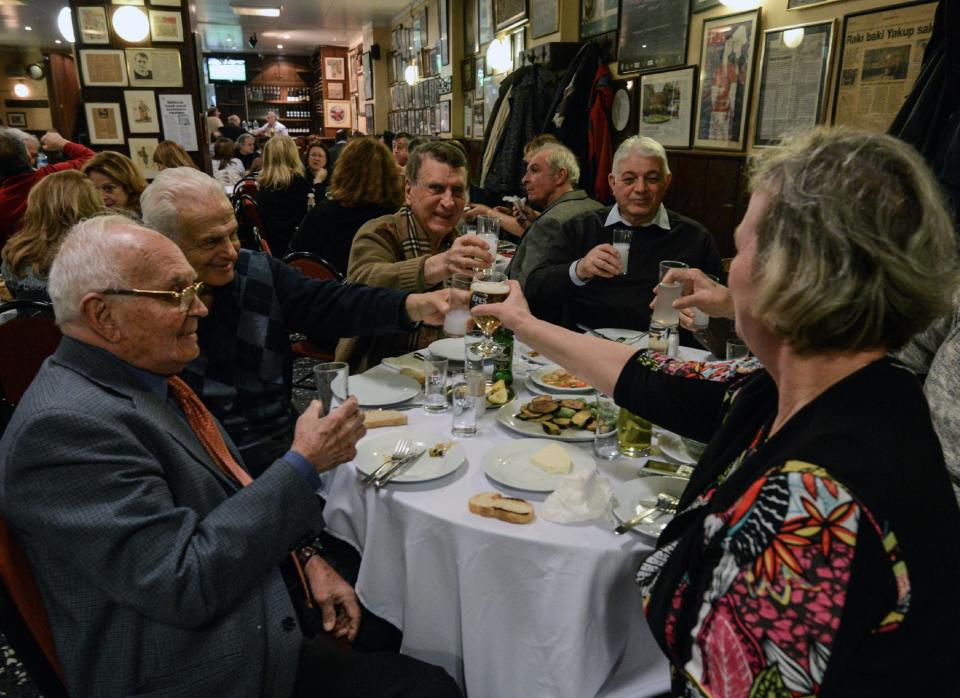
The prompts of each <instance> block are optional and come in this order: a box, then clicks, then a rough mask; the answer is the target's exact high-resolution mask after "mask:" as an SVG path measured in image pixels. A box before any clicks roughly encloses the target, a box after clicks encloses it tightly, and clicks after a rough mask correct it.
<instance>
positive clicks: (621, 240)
mask: <svg viewBox="0 0 960 698" xmlns="http://www.w3.org/2000/svg"><path fill="white" fill-rule="evenodd" d="M631 240H633V231H632V230H630V228H614V229H613V249H615V250H616V251H617V254H618V255H620V263H621V264H622V265H623V271H621V272H620V276H625V275H626V273H627V261H628V260H629V258H630V241H631Z"/></svg>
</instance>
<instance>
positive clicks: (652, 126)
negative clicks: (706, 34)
mask: <svg viewBox="0 0 960 698" xmlns="http://www.w3.org/2000/svg"><path fill="white" fill-rule="evenodd" d="M696 88H697V67H696V66H695V65H689V66H686V67H684V68H678V69H677V70H670V71H667V72H664V73H644V74H643V75H641V76H640V108H639V109H638V112H639V117H640V118H639V119H638V121H637V134H638V135H641V136H649V137H650V138H653V139H654V140H656V141H659V142H660V143H661V144H662V145H663V146H664V147H665V148H689V147H690V132H691V130H692V129H691V127H692V126H693V105H694V99H693V98H694V95H695V94H696V92H695V90H696Z"/></svg>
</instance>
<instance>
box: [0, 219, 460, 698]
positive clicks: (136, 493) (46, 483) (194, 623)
mask: <svg viewBox="0 0 960 698" xmlns="http://www.w3.org/2000/svg"><path fill="white" fill-rule="evenodd" d="M199 289H200V284H199V283H198V276H197V273H196V272H195V271H194V270H193V268H191V266H190V264H189V262H188V261H187V259H186V258H185V257H184V255H183V253H182V252H181V251H180V249H179V248H178V247H177V246H176V245H175V244H173V243H172V242H171V241H169V240H167V239H166V238H164V237H163V236H162V235H160V234H158V233H156V232H154V231H152V230H148V229H146V228H143V227H141V226H139V225H137V224H135V223H133V222H132V221H130V220H129V219H127V218H125V217H122V216H104V217H99V218H94V219H91V220H88V221H85V222H82V223H80V224H78V225H77V226H75V227H74V228H73V230H72V231H71V233H70V234H69V235H68V236H67V237H66V239H65V241H64V243H63V245H62V247H61V249H60V251H59V252H58V254H57V257H56V259H55V260H54V262H53V267H52V269H51V271H50V285H49V291H50V296H51V298H52V300H53V306H54V311H55V313H56V318H57V323H58V325H59V326H60V328H61V330H62V331H63V334H64V339H63V341H62V342H61V344H60V346H59V347H58V348H57V351H56V352H55V354H54V355H53V356H52V357H51V358H50V359H49V360H48V361H47V362H45V363H44V365H43V367H42V368H41V369H40V372H39V373H38V375H37V377H36V379H35V380H34V382H33V383H32V385H31V386H30V388H29V389H28V390H27V392H26V394H25V395H24V397H23V399H22V400H21V402H20V403H19V405H18V407H17V410H16V412H15V413H14V416H13V419H12V420H11V422H10V425H9V426H8V428H7V430H6V432H5V434H4V436H3V439H2V441H0V482H2V486H0V512H2V516H3V519H4V520H5V522H6V523H7V525H8V526H9V529H10V532H11V533H12V536H13V540H14V541H16V542H18V543H19V544H20V546H22V548H23V549H24V551H25V553H26V556H27V560H29V567H27V568H24V567H22V566H21V567H20V568H19V569H17V570H15V574H14V575H13V576H12V577H10V578H5V581H6V582H7V583H8V584H9V583H11V580H17V583H20V580H23V579H24V578H25V576H26V574H27V573H28V572H30V571H32V573H33V576H34V577H35V579H36V582H37V585H36V586H37V589H38V590H39V593H40V595H41V596H42V607H43V608H44V609H45V610H46V615H47V617H48V619H49V625H50V628H51V630H52V633H53V641H54V645H55V647H53V648H49V647H48V648H46V649H49V650H52V651H53V652H55V656H56V658H57V659H58V660H59V663H60V665H61V667H62V669H63V676H64V679H65V683H66V688H67V692H68V693H69V694H70V695H71V696H121V695H123V696H127V695H134V694H136V695H156V694H159V693H162V694H163V695H165V696H183V697H184V698H186V697H187V696H200V695H235V696H264V697H271V698H272V697H273V696H294V697H299V696H307V695H316V694H318V693H324V694H329V695H340V696H347V695H351V696H377V695H390V696H395V695H400V694H402V695H407V696H422V695H434V696H451V695H458V692H457V690H456V686H455V684H453V682H452V680H450V679H449V677H447V676H446V675H445V674H444V673H443V672H442V671H441V670H439V669H437V668H436V667H431V666H429V665H426V664H424V663H422V662H418V661H416V660H413V659H411V658H409V657H403V656H399V655H391V654H380V655H377V654H368V655H358V654H357V653H347V654H344V653H342V652H340V651H337V650H335V649H334V648H333V647H332V642H331V641H330V640H329V639H328V638H326V637H325V636H324V635H323V634H320V635H317V636H316V637H313V638H310V637H305V636H304V633H303V631H302V630H301V629H300V628H299V627H298V625H299V624H298V622H297V620H296V616H297V610H298V609H297V605H298V602H299V604H301V605H307V606H309V605H310V604H311V603H318V604H320V605H321V606H323V605H324V604H328V607H325V608H324V612H325V613H329V619H327V618H325V621H326V620H329V627H328V629H329V630H332V631H333V632H334V634H335V635H337V636H342V637H350V638H352V637H353V636H354V635H355V634H356V623H357V619H358V615H359V614H358V610H357V608H356V603H355V600H353V597H352V595H351V594H352V592H350V590H349V587H348V586H347V585H346V584H344V583H343V582H342V580H341V582H340V590H341V591H342V592H343V594H344V596H343V597H342V598H337V599H334V600H333V602H332V603H331V599H329V598H328V597H327V596H325V589H326V587H327V583H328V581H327V577H328V575H329V574H331V572H330V570H329V567H327V566H326V564H325V563H324V562H323V561H322V560H321V559H319V558H318V557H317V556H316V555H311V554H310V552H309V548H308V547H304V542H305V541H307V540H309V539H311V538H312V537H313V536H314V535H315V534H316V532H317V531H318V530H320V529H321V528H322V526H323V515H322V514H323V506H322V503H321V502H320V501H319V500H318V498H317V497H316V496H315V495H314V492H315V490H316V488H317V486H318V483H319V473H322V472H324V471H327V470H330V469H332V468H335V467H336V466H337V465H339V464H341V463H345V462H347V461H349V460H351V459H352V458H353V457H354V455H355V454H356V448H355V445H356V442H357V440H358V439H360V438H361V437H362V436H363V434H364V431H365V429H364V426H363V416H362V414H361V412H360V411H359V409H358V406H357V402H356V399H355V398H350V399H348V400H347V401H346V402H345V403H344V404H343V405H341V406H339V407H338V408H336V409H334V410H332V411H331V412H330V414H329V415H327V416H326V417H323V418H321V416H320V404H319V403H318V402H317V401H314V402H313V403H311V405H310V406H309V407H308V408H307V410H306V411H305V412H304V414H303V415H302V416H300V417H299V419H298V420H297V430H296V437H295V438H294V439H293V443H292V445H291V446H290V449H289V450H288V451H287V452H286V453H285V454H283V455H282V456H281V457H279V458H277V460H276V461H275V462H274V463H272V464H271V465H270V467H269V468H268V469H267V471H266V472H264V473H263V474H262V475H261V476H260V477H258V478H256V479H255V480H253V479H251V477H250V475H249V474H248V473H247V472H246V470H245V469H244V467H243V460H242V458H241V457H240V456H239V454H238V452H237V451H236V449H235V447H234V446H233V443H232V442H231V441H230V438H229V436H227V435H226V434H225V433H224V432H223V431H222V429H221V428H220V426H219V425H218V424H217V423H216V421H215V420H214V419H213V417H212V416H211V415H210V413H209V412H208V411H207V410H206V409H205V408H204V407H203V405H202V403H201V402H200V401H199V400H198V399H197V396H196V395H195V394H194V393H193V392H192V391H191V390H190V388H189V387H187V386H186V385H185V384H184V383H183V381H181V380H179V379H178V378H177V377H176V374H177V373H179V372H180V371H181V370H183V367H184V366H185V365H186V364H187V363H188V362H190V361H194V360H196V358H197V356H198V354H199V353H200V349H199V346H198V323H199V322H200V321H201V320H203V319H204V317H205V316H207V308H206V307H205V306H204V304H203V303H202V302H201V301H200V296H199ZM6 545H8V546H9V545H10V543H9V541H8V542H7V543H6ZM291 553H293V555H295V556H296V558H297V561H296V562H294V560H293V559H291ZM284 566H285V567H287V568H289V570H293V569H296V570H297V571H299V573H300V574H299V575H297V573H296V572H294V573H293V574H294V576H299V577H300V579H301V580H302V586H300V587H299V589H298V596H297V597H296V601H295V598H294V597H293V596H291V595H290V594H288V593H287V589H286V584H285V582H284V579H283V577H284V575H285V574H288V572H289V570H288V571H282V570H281V567H284ZM7 571H9V570H7ZM19 588H20V589H21V590H26V587H22V586H21V587H19ZM33 594H36V592H35V591H34V592H33ZM304 594H308V595H309V596H307V597H306V599H307V600H303V599H304ZM31 596H32V595H31ZM14 598H18V599H22V598H23V597H22V596H17V595H16V594H15V595H14ZM32 600H35V601H39V600H38V599H35V597H34V598H32ZM36 627H39V626H34V628H36ZM398 685H399V686H400V687H401V689H400V691H399V693H398V691H397V686H398Z"/></svg>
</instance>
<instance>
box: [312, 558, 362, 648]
mask: <svg viewBox="0 0 960 698" xmlns="http://www.w3.org/2000/svg"><path fill="white" fill-rule="evenodd" d="M303 571H304V573H305V574H306V575H307V583H308V584H309V586H310V595H311V596H312V597H313V600H314V601H315V602H316V604H317V606H319V607H320V612H321V613H322V614H323V629H324V630H326V631H327V632H328V633H329V632H331V631H332V632H333V636H334V637H345V638H347V639H348V640H350V642H353V641H354V640H355V639H356V637H357V630H359V629H360V605H359V603H357V594H356V592H354V590H353V587H351V586H350V585H349V584H347V582H346V581H344V579H343V578H342V577H341V576H340V575H339V574H337V573H336V572H335V571H334V569H333V568H332V567H331V566H330V565H328V564H327V563H326V562H325V561H324V560H323V558H321V557H320V556H319V555H314V556H313V557H311V558H310V559H309V560H307V564H306V566H305V567H304V570H303Z"/></svg>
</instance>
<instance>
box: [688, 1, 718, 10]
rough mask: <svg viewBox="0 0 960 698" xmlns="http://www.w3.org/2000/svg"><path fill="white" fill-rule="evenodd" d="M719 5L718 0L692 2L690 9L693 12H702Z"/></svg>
mask: <svg viewBox="0 0 960 698" xmlns="http://www.w3.org/2000/svg"><path fill="white" fill-rule="evenodd" d="M719 4H720V0H693V7H692V8H691V9H692V10H693V11H694V12H703V11H704V10H709V9H710V8H712V7H716V6H717V5H719Z"/></svg>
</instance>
